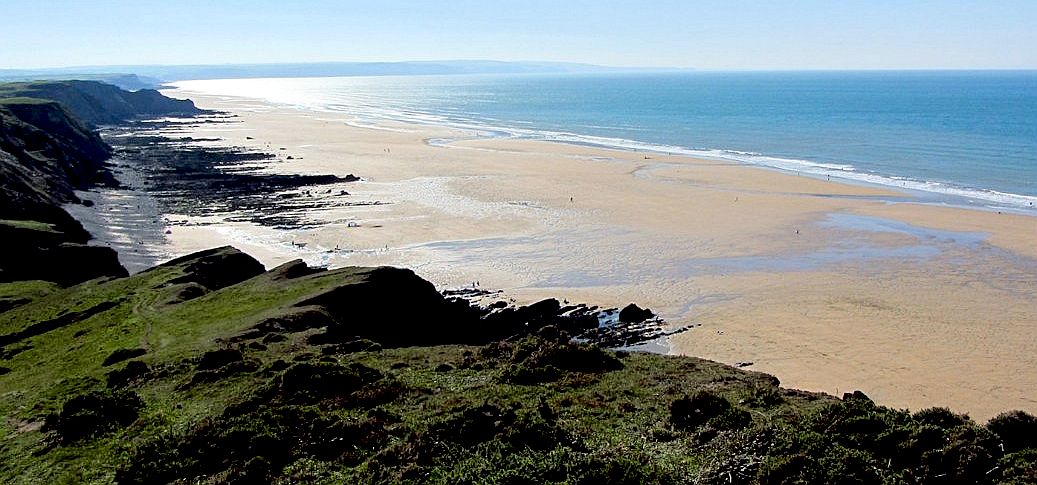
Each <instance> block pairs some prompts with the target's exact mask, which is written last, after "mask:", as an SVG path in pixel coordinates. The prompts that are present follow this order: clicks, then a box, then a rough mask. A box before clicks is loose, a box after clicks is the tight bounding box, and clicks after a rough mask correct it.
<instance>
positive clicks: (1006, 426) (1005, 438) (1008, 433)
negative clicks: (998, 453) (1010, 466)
mask: <svg viewBox="0 0 1037 485" xmlns="http://www.w3.org/2000/svg"><path fill="white" fill-rule="evenodd" d="M987 429H989V430H990V431H991V432H993V433H994V434H996V435H997V436H998V438H1001V442H1002V443H1003V444H1004V446H1005V453H1012V452H1015V451H1020V450H1025V449H1027V448H1037V418H1035V417H1034V416H1032V415H1030V414H1028V413H1025V412H1023V411H1009V412H1006V413H1001V414H999V415H997V416H995V417H993V418H991V419H990V421H989V422H988V423H987Z"/></svg>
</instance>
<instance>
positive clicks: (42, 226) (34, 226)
mask: <svg viewBox="0 0 1037 485" xmlns="http://www.w3.org/2000/svg"><path fill="white" fill-rule="evenodd" d="M2 103H3V100H0V104H2ZM0 225H3V226H8V227H13V228H15V229H28V230H32V231H40V232H51V233H55V234H60V231H58V230H57V229H56V228H55V227H54V225H53V224H48V223H46V222H40V221H29V220H13V219H0Z"/></svg>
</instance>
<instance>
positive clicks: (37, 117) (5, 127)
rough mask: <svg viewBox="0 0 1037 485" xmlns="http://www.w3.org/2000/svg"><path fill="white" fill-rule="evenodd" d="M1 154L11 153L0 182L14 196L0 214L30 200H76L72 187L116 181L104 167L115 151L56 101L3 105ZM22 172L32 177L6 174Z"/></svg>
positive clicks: (1, 205)
mask: <svg viewBox="0 0 1037 485" xmlns="http://www.w3.org/2000/svg"><path fill="white" fill-rule="evenodd" d="M0 151H3V152H5V153H6V154H8V155H10V156H9V157H4V159H3V160H5V161H4V162H2V163H3V167H2V168H0V170H2V172H0V173H3V174H5V176H2V178H0V184H3V186H4V188H5V189H6V190H5V191H6V192H7V194H9V196H10V197H11V199H8V198H7V197H5V199H4V200H3V202H2V203H0V211H3V210H4V209H11V207H5V206H8V205H9V204H10V203H16V204H17V203H18V202H19V201H20V200H21V199H24V198H25V197H26V196H28V197H29V198H31V199H33V200H34V201H35V202H39V203H48V204H54V203H64V202H73V201H75V200H76V197H75V194H74V193H73V190H74V189H83V188H87V187H90V186H93V185H96V184H104V183H109V182H111V181H112V178H111V175H110V174H108V172H107V171H105V169H104V161H105V160H107V159H108V157H109V156H111V148H110V147H108V145H107V144H105V143H104V141H102V140H101V137H99V136H98V135H97V134H96V133H94V132H92V131H90V130H89V129H87V128H86V126H84V125H83V124H82V123H80V122H79V121H77V120H76V119H74V118H72V117H71V116H70V115H69V114H68V112H67V111H66V110H65V109H64V108H62V107H61V106H60V105H59V104H58V103H55V102H49V101H48V102H32V101H21V102H2V101H0ZM12 164H13V165H12ZM18 172H21V173H23V174H29V176H28V178H26V177H16V178H12V177H10V176H6V174H11V173H18ZM26 185H27V186H26Z"/></svg>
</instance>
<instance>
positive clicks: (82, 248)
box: [0, 81, 199, 285]
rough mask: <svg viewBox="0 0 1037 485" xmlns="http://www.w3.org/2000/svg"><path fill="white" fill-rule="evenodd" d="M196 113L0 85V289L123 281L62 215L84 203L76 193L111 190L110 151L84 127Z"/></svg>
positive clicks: (104, 95)
mask: <svg viewBox="0 0 1037 485" xmlns="http://www.w3.org/2000/svg"><path fill="white" fill-rule="evenodd" d="M197 112H199V110H197V109H196V108H194V105H193V103H191V102H190V101H180V100H171V99H168V98H165V97H164V96H162V95H161V94H159V93H158V92H155V91H150V92H149V91H138V92H128V91H123V90H121V89H119V88H117V87H115V86H111V85H107V84H103V83H99V82H90V81H54V82H34V83H8V84H0V189H2V190H3V197H2V198H0V237H4V238H5V241H7V242H6V243H5V245H4V251H3V252H0V281H18V280H46V281H52V282H56V283H59V284H62V285H68V284H74V283H78V282H81V281H85V280H88V279H92V278H96V277H101V276H110V277H115V276H124V275H125V274H126V270H125V269H124V268H123V267H122V266H121V265H119V262H118V258H117V255H116V254H115V252H114V251H112V250H111V249H109V248H102V247H93V246H89V245H87V244H86V242H87V241H88V240H89V239H90V235H89V234H88V233H87V232H86V231H85V230H84V229H83V227H82V225H81V224H79V222H77V221H76V220H75V219H74V218H72V217H71V216H70V215H69V214H68V213H67V212H66V211H64V210H63V209H62V208H61V206H62V205H63V204H67V203H89V202H87V201H81V200H80V199H79V197H78V196H76V193H75V191H76V190H82V189H87V188H91V187H96V186H99V185H111V184H114V183H115V179H114V178H113V176H112V174H111V172H110V171H109V170H108V166H107V165H106V161H107V160H108V159H109V157H111V155H112V149H111V147H110V146H108V144H106V143H105V142H104V141H103V140H102V139H101V137H100V136H99V135H98V134H97V132H95V131H93V130H92V129H91V127H90V126H91V125H92V124H96V123H113V122H124V121H127V120H129V119H132V118H134V117H137V116H155V115H161V114H180V113H197Z"/></svg>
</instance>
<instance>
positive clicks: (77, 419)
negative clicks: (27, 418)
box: [44, 391, 144, 442]
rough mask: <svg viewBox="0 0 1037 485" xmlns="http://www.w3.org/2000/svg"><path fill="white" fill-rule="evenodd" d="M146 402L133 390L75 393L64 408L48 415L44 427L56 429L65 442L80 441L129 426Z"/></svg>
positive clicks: (45, 428)
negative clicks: (76, 394)
mask: <svg viewBox="0 0 1037 485" xmlns="http://www.w3.org/2000/svg"><path fill="white" fill-rule="evenodd" d="M143 407H144V403H143V402H142V401H141V400H140V396H138V395H137V394H136V393H134V392H130V391H115V392H111V391H92V392H88V393H86V394H81V395H78V396H75V397H73V398H71V399H69V400H68V401H66V402H65V404H64V405H63V406H61V412H59V413H55V414H52V415H50V416H48V417H47V419H46V422H45V426H44V430H45V431H55V432H57V434H58V436H59V437H60V438H61V440H62V441H64V442H72V441H78V440H82V439H85V438H91V437H95V436H99V435H102V434H104V433H108V432H111V431H114V430H116V429H118V428H123V427H126V426H129V425H130V424H132V423H133V422H134V421H136V420H137V415H138V411H139V410H140V409H141V408H143Z"/></svg>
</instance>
